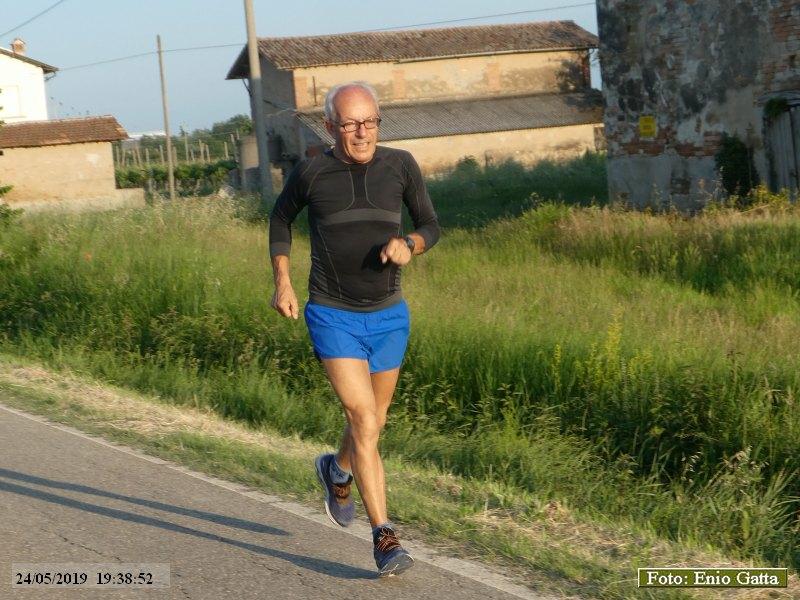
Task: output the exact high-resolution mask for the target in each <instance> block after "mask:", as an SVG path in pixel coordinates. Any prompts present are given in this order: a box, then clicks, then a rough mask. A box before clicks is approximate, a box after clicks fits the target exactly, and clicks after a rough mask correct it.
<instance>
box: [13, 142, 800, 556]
mask: <svg viewBox="0 0 800 600" xmlns="http://www.w3.org/2000/svg"><path fill="white" fill-rule="evenodd" d="M603 169H604V167H603V160H602V157H598V156H593V155H588V156H586V157H584V158H582V159H579V160H576V161H573V162H571V163H568V164H562V165H557V164H551V163H546V164H543V165H540V166H539V167H537V168H534V169H528V170H526V169H522V168H521V167H516V166H514V165H500V166H498V167H493V168H488V169H482V168H479V167H477V166H476V165H474V164H471V163H463V164H462V165H461V166H460V167H459V169H457V171H456V172H455V173H454V174H453V175H451V176H450V177H449V178H442V179H439V180H436V181H434V182H431V185H430V188H431V194H432V196H433V198H434V203H435V205H436V207H437V210H438V211H439V213H440V214H441V217H442V222H443V224H444V225H445V226H446V228H445V230H444V233H443V237H442V240H441V242H440V244H439V245H438V246H437V247H436V248H435V249H434V250H433V251H432V252H431V253H430V254H429V255H426V256H423V257H421V258H419V259H418V260H417V259H415V261H414V262H413V263H412V264H411V265H410V266H409V268H407V269H406V272H405V274H404V289H405V292H406V297H407V300H408V302H409V305H410V306H411V310H412V339H411V343H410V348H409V353H408V356H407V359H406V363H405V367H404V372H403V374H402V377H401V381H400V385H399V388H398V391H397V396H396V401H395V405H394V407H393V409H392V411H391V413H390V421H389V425H388V427H387V430H386V432H385V436H384V439H383V442H382V444H383V449H384V452H385V453H386V454H387V455H391V456H394V457H397V458H402V459H403V460H406V461H413V462H417V463H419V464H432V465H435V466H437V467H438V468H441V469H444V470H447V471H450V472H453V473H455V474H457V475H459V476H463V477H466V478H472V479H475V480H480V481H483V482H495V483H496V484H497V485H499V486H505V488H506V489H508V490H513V493H511V492H509V493H507V494H504V493H497V494H495V495H493V496H492V497H491V498H490V499H487V500H486V502H487V506H488V507H489V508H496V509H497V510H501V511H509V512H510V513H513V514H517V515H523V516H524V515H528V516H530V518H535V515H536V514H538V513H539V512H540V511H541V506H542V505H543V504H546V503H547V502H550V501H557V502H558V503H560V504H562V505H564V506H567V507H569V509H570V510H573V511H577V512H579V513H580V514H583V515H586V516H587V517H591V518H596V519H602V520H608V521H613V522H630V523H633V524H635V525H636V526H637V527H642V528H646V529H649V530H652V531H653V532H655V533H657V534H658V535H660V536H663V537H665V538H668V539H672V540H679V541H685V542H687V543H692V544H700V545H708V546H712V547H715V548H718V549H720V550H722V551H724V552H727V553H729V554H730V555H732V556H737V557H746V558H752V559H754V560H758V561H765V562H769V563H772V564H775V565H778V566H793V567H794V568H798V567H800V551H799V550H798V547H800V544H799V543H798V542H800V535H799V534H798V527H799V524H798V523H799V522H798V518H797V511H798V508H800V503H798V498H797V497H798V495H800V475H798V469H800V451H798V450H800V448H798V440H800V411H798V409H797V407H796V406H795V402H796V397H797V390H798V385H799V384H800V369H798V367H799V366H800V364H799V363H800V359H798V357H800V303H798V290H800V243H798V240H800V236H799V235H798V234H800V211H798V210H797V209H796V208H795V207H794V206H793V205H790V204H788V203H787V202H786V201H785V199H783V198H781V197H777V196H770V195H766V194H762V196H761V197H760V199H759V202H760V204H757V205H756V206H755V207H754V208H752V209H749V210H748V211H737V210H733V209H727V208H725V207H716V208H715V209H713V210H708V211H706V212H705V213H703V214H701V215H698V216H696V217H693V218H691V219H689V218H685V217H682V216H680V215H677V214H672V213H668V214H660V215H655V214H648V213H638V212H630V211H625V210H621V209H619V208H615V207H602V205H603V204H605V197H604V194H605V184H604V182H603ZM559 178H561V179H559ZM559 182H565V183H564V185H563V186H559ZM543 198H545V199H547V200H549V199H553V198H558V199H559V200H562V201H564V202H567V203H569V204H563V203H560V202H550V201H545V200H542V199H543ZM245 213H247V211H242V209H241V207H239V206H237V205H235V204H232V203H220V202H216V203H215V202H209V201H203V202H201V201H186V202H182V203H181V204H178V205H175V206H167V205H164V206H158V207H150V208H147V209H144V210H137V211H120V212H113V213H105V214H86V215H80V216H70V215H33V216H29V217H25V218H22V219H13V218H10V217H9V218H5V219H3V221H4V222H5V224H4V225H0V228H1V229H0V236H2V238H1V239H0V335H2V339H1V340H0V350H2V351H5V352H8V353H12V354H17V355H23V356H27V357H31V358H36V359H38V360H42V361H45V362H47V363H48V364H50V365H52V366H55V367H67V368H70V369H72V370H76V371H79V372H80V371H83V372H86V373H88V374H91V375H93V376H96V377H100V378H102V379H104V380H107V381H109V382H112V383H115V384H118V385H121V386H125V387H129V388H132V389H136V390H139V391H143V392H147V393H155V394H158V395H160V396H162V397H163V398H166V399H168V400H169V401H170V402H173V403H176V404H179V405H191V406H203V407H211V408H213V409H214V410H215V411H216V412H218V413H219V414H220V415H223V416H225V417H228V418H231V419H236V420H241V421H244V422H247V423H250V424H253V425H259V424H263V425H268V426H269V427H271V428H274V429H277V430H278V431H280V432H282V433H287V434H299V435H301V436H303V437H307V438H309V439H314V440H318V441H323V442H328V443H335V441H336V439H337V437H338V434H339V431H340V427H341V424H342V414H341V410H340V408H339V406H338V403H337V401H336V400H335V398H334V396H333V394H332V392H331V390H330V389H329V386H328V384H327V382H326V380H325V378H324V376H323V374H322V371H321V370H320V367H319V365H318V364H317V363H316V362H315V360H314V359H313V356H312V354H311V349H310V346H309V343H308V341H307V334H306V331H305V328H304V325H303V323H302V322H289V321H287V320H283V319H281V318H279V317H278V315H277V314H276V313H274V311H272V310H271V309H270V308H269V306H268V302H269V298H270V295H271V276H270V272H269V270H268V260H267V250H266V241H267V240H266V228H265V224H264V223H263V222H258V221H255V222H254V221H252V220H249V219H243V218H237V215H240V214H245ZM247 214H249V213H247ZM0 216H1V215H0ZM298 229H299V230H300V231H299V232H298V234H297V235H296V236H295V245H294V251H293V258H292V267H293V273H294V281H295V286H296V289H297V290H298V291H301V290H304V289H305V279H306V276H307V273H308V266H309V259H308V253H309V248H308V242H307V238H306V237H305V236H304V235H303V234H302V226H300V227H299V228H298ZM499 489H502V488H499ZM520 498H525V499H526V500H525V501H524V502H520V501H519V499H520ZM531 498H535V502H533V501H531V500H530V499H531ZM490 505H491V506H490Z"/></svg>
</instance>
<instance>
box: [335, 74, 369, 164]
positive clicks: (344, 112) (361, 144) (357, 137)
mask: <svg viewBox="0 0 800 600" xmlns="http://www.w3.org/2000/svg"><path fill="white" fill-rule="evenodd" d="M334 106H335V108H336V113H337V115H338V119H337V120H336V122H331V121H326V122H325V125H326V127H327V129H328V133H330V134H331V136H332V137H333V139H334V140H335V142H336V150H337V152H338V154H339V156H340V157H342V158H344V159H345V160H347V161H348V162H354V163H367V162H369V161H371V160H372V157H373V156H374V155H375V144H377V143H378V128H377V127H375V128H374V129H367V128H366V126H365V125H362V124H360V123H361V121H365V120H366V119H376V118H378V106H377V105H376V104H375V101H374V100H373V99H372V96H371V95H370V94H369V92H367V91H366V90H363V89H361V88H357V87H352V88H345V89H343V90H342V91H341V92H339V93H338V94H337V95H336V101H335V102H334ZM348 122H357V123H359V125H358V129H356V130H355V131H352V132H349V131H344V130H343V129H342V124H343V123H348Z"/></svg>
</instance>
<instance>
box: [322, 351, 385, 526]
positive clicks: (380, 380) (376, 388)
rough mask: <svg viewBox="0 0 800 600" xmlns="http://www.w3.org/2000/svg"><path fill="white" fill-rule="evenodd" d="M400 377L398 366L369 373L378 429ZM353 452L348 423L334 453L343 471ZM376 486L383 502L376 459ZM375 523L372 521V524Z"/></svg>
mask: <svg viewBox="0 0 800 600" xmlns="http://www.w3.org/2000/svg"><path fill="white" fill-rule="evenodd" d="M399 377H400V367H398V368H396V369H391V370H389V371H380V372H379V373H371V374H370V379H371V381H372V393H373V396H374V397H375V409H376V416H377V418H378V429H379V431H383V428H384V426H385V425H386V415H387V414H388V412H389V406H390V405H391V403H392V398H393V397H394V390H395V388H396V387H397V380H398V378H399ZM352 452H353V438H352V434H351V431H350V425H349V423H348V424H347V425H345V428H344V433H343V434H342V443H341V446H340V448H339V453H338V454H337V455H336V463H337V464H338V465H339V466H340V467H341V468H342V469H344V470H345V471H350V470H351V464H352V462H351V457H352ZM378 465H379V469H378V487H379V488H380V489H381V490H383V495H384V503H385V495H386V480H385V477H384V470H383V460H379V461H378ZM374 525H375V524H374V523H373V526H374Z"/></svg>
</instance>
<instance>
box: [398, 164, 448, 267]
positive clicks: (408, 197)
mask: <svg viewBox="0 0 800 600" xmlns="http://www.w3.org/2000/svg"><path fill="white" fill-rule="evenodd" d="M403 167H404V173H405V175H406V182H405V184H406V185H405V190H404V192H403V203H404V204H405V205H406V208H407V209H408V214H409V215H410V216H411V221H412V222H413V223H414V232H413V233H410V234H409V237H411V238H412V239H413V240H414V254H415V255H416V254H422V253H423V252H425V251H426V250H430V249H431V248H432V247H433V245H434V244H436V242H437V241H439V235H440V233H441V230H440V229H439V220H438V218H437V216H436V211H435V210H434V209H433V202H431V197H430V195H429V194H428V188H427V187H426V186H425V180H424V179H423V178H422V172H421V171H420V169H419V165H418V164H417V161H416V160H414V157H413V156H412V155H411V153H409V152H406V153H405V156H403Z"/></svg>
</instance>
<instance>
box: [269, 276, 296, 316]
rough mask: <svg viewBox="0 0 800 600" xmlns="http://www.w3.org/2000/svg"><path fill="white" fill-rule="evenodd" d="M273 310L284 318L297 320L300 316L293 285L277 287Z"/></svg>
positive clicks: (285, 284)
mask: <svg viewBox="0 0 800 600" xmlns="http://www.w3.org/2000/svg"><path fill="white" fill-rule="evenodd" d="M272 308H274V309H275V310H277V311H278V312H279V313H280V314H281V315H282V316H284V317H291V318H292V319H297V318H298V317H299V316H300V309H299V308H298V303H297V296H296V295H295V293H294V289H293V288H292V284H291V283H283V284H278V285H277V286H276V287H275V293H274V294H273V295H272Z"/></svg>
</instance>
